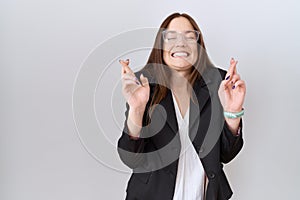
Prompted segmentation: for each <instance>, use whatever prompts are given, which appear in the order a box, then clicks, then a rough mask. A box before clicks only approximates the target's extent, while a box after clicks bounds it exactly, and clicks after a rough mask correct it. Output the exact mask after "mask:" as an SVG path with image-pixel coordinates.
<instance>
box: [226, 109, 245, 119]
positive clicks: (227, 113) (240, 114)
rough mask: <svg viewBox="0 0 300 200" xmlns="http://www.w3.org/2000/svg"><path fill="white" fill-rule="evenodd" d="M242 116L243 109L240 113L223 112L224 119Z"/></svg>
mask: <svg viewBox="0 0 300 200" xmlns="http://www.w3.org/2000/svg"><path fill="white" fill-rule="evenodd" d="M243 115H244V108H243V109H242V111H240V112H236V113H232V112H226V111H224V117H227V118H230V119H235V118H239V117H241V116H243Z"/></svg>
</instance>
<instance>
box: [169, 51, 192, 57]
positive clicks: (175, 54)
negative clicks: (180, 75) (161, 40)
mask: <svg viewBox="0 0 300 200" xmlns="http://www.w3.org/2000/svg"><path fill="white" fill-rule="evenodd" d="M189 55H190V54H189V53H188V52H182V51H180V52H174V53H171V56H172V57H173V58H177V57H185V58H186V57H188V56H189Z"/></svg>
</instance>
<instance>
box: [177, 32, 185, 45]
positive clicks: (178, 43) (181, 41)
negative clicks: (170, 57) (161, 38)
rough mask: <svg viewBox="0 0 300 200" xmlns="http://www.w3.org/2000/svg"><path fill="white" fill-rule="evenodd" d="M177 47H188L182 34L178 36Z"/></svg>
mask: <svg viewBox="0 0 300 200" xmlns="http://www.w3.org/2000/svg"><path fill="white" fill-rule="evenodd" d="M176 46H186V40H185V37H184V36H183V35H182V34H178V35H177V40H176Z"/></svg>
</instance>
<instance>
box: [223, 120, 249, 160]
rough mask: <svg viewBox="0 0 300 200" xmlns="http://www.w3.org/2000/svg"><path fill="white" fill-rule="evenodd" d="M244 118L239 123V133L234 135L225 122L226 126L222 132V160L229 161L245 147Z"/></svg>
mask: <svg viewBox="0 0 300 200" xmlns="http://www.w3.org/2000/svg"><path fill="white" fill-rule="evenodd" d="M242 126H243V123H242V119H241V121H240V125H239V134H238V135H234V134H233V133H232V132H231V131H230V130H229V128H228V125H227V123H226V122H224V128H223V130H222V134H221V162H223V163H228V162H230V161H231V160H232V159H233V158H235V156H236V155H237V154H238V153H239V152H240V150H241V149H242V147H243V144H244V141H243V131H242V128H243V127H242Z"/></svg>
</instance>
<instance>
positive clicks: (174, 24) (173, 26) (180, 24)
mask: <svg viewBox="0 0 300 200" xmlns="http://www.w3.org/2000/svg"><path fill="white" fill-rule="evenodd" d="M167 29H168V30H174V31H187V30H194V27H193V26H192V24H191V22H190V21H189V20H188V19H187V18H185V17H176V18H174V19H172V20H171V22H170V23H169V25H168V27H167Z"/></svg>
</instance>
